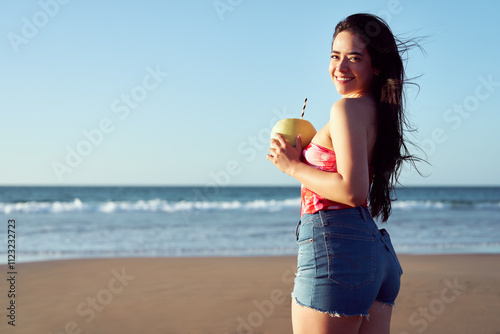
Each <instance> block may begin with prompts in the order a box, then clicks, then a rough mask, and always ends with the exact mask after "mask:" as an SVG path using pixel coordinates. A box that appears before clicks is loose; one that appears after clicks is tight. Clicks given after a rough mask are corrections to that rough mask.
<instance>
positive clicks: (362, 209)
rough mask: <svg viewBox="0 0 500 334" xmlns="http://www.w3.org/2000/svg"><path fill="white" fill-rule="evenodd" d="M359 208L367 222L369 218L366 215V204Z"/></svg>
mask: <svg viewBox="0 0 500 334" xmlns="http://www.w3.org/2000/svg"><path fill="white" fill-rule="evenodd" d="M358 210H359V213H360V214H361V217H363V220H364V221H365V222H367V221H368V218H367V217H366V211H365V210H366V209H365V207H364V206H358Z"/></svg>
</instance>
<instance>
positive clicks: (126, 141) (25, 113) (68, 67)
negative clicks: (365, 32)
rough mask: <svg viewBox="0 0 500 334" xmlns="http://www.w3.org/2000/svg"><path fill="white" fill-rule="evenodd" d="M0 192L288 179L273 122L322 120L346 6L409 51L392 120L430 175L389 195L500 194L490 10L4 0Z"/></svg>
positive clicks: (411, 175) (499, 69)
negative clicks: (463, 188) (272, 139)
mask: <svg viewBox="0 0 500 334" xmlns="http://www.w3.org/2000/svg"><path fill="white" fill-rule="evenodd" d="M0 6H1V10H0V22H1V26H0V27H1V34H0V35H1V36H2V38H1V39H0V48H1V50H0V66H1V73H2V80H0V85H1V86H0V96H1V99H0V103H1V106H2V108H1V109H2V116H3V117H2V122H1V124H0V130H1V132H0V133H1V136H2V143H3V144H2V145H1V146H0V154H1V156H2V157H3V161H2V165H1V167H0V168H1V172H0V184H2V185H13V184H23V185H29V184H34V185H219V186H230V185H274V184H276V185H293V184H297V181H295V180H293V179H291V178H290V177H289V176H287V175H285V174H283V173H281V172H280V171H278V170H277V169H276V168H275V167H274V166H273V165H272V164H271V163H270V162H269V161H267V159H266V154H267V148H268V139H267V136H268V134H269V132H270V128H271V126H272V124H274V122H276V121H277V120H278V119H280V118H286V117H299V116H300V112H301V109H302V104H303V101H304V98H305V97H307V98H308V104H307V109H306V118H307V119H309V120H310V121H311V122H312V123H313V124H314V125H315V126H316V128H319V127H321V126H323V125H324V124H325V123H326V122H327V120H328V115H329V110H330V107H331V105H332V103H334V102H335V101H336V100H337V99H338V98H339V95H338V94H337V93H336V91H335V88H334V86H333V84H332V83H331V81H330V77H329V74H328V63H329V51H330V43H331V39H332V32H333V29H334V27H335V25H336V23H337V22H338V21H339V20H341V19H343V18H344V17H346V16H348V15H350V14H352V13H356V12H370V13H375V14H379V15H380V16H382V17H383V18H385V19H386V20H387V21H388V22H389V24H390V26H391V28H392V30H393V31H394V33H395V34H397V35H399V36H402V37H405V36H407V37H408V36H426V40H425V42H424V43H423V47H424V48H425V51H426V53H425V54H423V53H421V52H420V51H414V52H412V53H411V54H410V60H409V63H408V74H409V76H418V75H421V77H420V78H418V79H417V80H416V82H417V83H418V84H419V85H420V92H419V93H418V94H417V90H416V89H415V88H410V89H409V91H408V113H409V117H410V119H411V121H412V122H413V124H414V125H415V126H417V127H418V128H419V132H418V133H417V134H416V135H415V137H412V138H413V140H414V141H416V142H420V144H421V146H422V147H423V149H424V150H425V151H426V153H427V155H428V161H429V163H430V164H431V165H430V166H422V171H423V172H424V173H426V174H428V176H427V177H425V178H422V177H420V176H419V175H418V174H417V173H415V172H414V171H411V170H407V171H405V172H404V173H403V175H402V177H401V181H402V183H403V184H404V185H475V184H479V185H486V184H493V185H500V176H499V173H498V166H499V165H500V157H499V156H500V155H499V154H498V152H499V150H498V149H497V148H496V145H498V143H499V142H500V134H499V133H500V131H499V130H498V127H499V124H500V114H499V112H498V111H499V110H498V109H499V108H498V107H499V106H500V66H498V55H499V54H500V45H499V43H498V42H497V41H498V36H497V35H495V33H494V31H497V30H498V26H499V23H498V17H497V13H498V12H499V9H500V8H498V7H499V4H497V3H496V2H491V1H486V0H478V1H473V2H472V1H469V2H461V3H453V4H451V3H450V2H436V1H430V0H420V1H415V0H413V1H412V0H390V1H386V0H384V1H374V0H361V1H356V2H347V1H345V2H344V1H342V2H341V1H272V2H271V1H263V0H252V1H250V0H220V1H214V0H207V1H193V0H191V1H189V0H188V1H186V0H183V1H180V0H179V1H159V0H156V1H127V0H125V1H92V0H89V1H75V0H71V1H70V0H40V1H31V0H29V1H28V0H25V1H12V0H9V1H4V2H3V3H2V4H1V5H0Z"/></svg>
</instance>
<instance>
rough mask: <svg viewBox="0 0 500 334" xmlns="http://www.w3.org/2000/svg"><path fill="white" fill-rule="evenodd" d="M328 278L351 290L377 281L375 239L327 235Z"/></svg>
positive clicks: (358, 236)
mask: <svg viewBox="0 0 500 334" xmlns="http://www.w3.org/2000/svg"><path fill="white" fill-rule="evenodd" d="M324 239H325V246H326V253H327V256H328V278H330V279H331V280H332V281H334V282H336V283H338V284H340V285H342V286H345V287H346V288H349V289H352V290H353V289H356V288H359V287H361V286H363V285H366V284H368V283H370V282H373V280H374V279H375V269H376V267H375V265H376V258H375V242H374V238H372V237H368V236H360V235H350V234H338V233H325V235H324Z"/></svg>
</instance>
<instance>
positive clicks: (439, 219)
mask: <svg viewBox="0 0 500 334" xmlns="http://www.w3.org/2000/svg"><path fill="white" fill-rule="evenodd" d="M299 211H300V188H299V187H27V186H23V187H0V221H1V222H2V225H3V227H2V233H0V259H3V260H0V264H3V263H7V252H8V248H7V247H8V246H7V240H8V234H9V235H11V236H10V238H11V239H12V235H13V234H14V232H8V229H9V228H8V225H9V223H8V221H9V220H10V219H13V220H15V222H16V224H15V240H16V262H31V261H43V260H57V259H75V258H104V257H106V258H109V257H165V256H166V257H186V256H202V257H203V256H282V255H295V254H296V251H297V246H296V244H295V239H294V238H295V227H296V225H297V222H298V219H299ZM377 224H378V226H379V227H380V228H385V229H387V230H388V231H389V233H390V234H391V238H392V241H393V244H394V247H395V249H396V251H397V252H398V253H400V254H451V253H455V254H456V253H497V254H498V253H500V187H408V188H401V189H398V190H397V200H396V201H394V202H393V213H392V215H391V217H390V218H389V221H388V222H387V223H381V222H377ZM11 230H12V226H11Z"/></svg>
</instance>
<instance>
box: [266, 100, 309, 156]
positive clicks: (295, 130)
mask: <svg viewBox="0 0 500 334" xmlns="http://www.w3.org/2000/svg"><path fill="white" fill-rule="evenodd" d="M306 103H307V99H306V100H305V101H304V107H303V108H302V116H301V118H285V119H282V120H280V121H278V123H276V125H274V127H273V129H272V130H271V138H276V134H277V133H279V134H281V135H282V136H283V137H284V138H285V139H286V141H287V142H288V143H289V144H290V145H292V146H295V144H296V143H295V140H296V139H297V136H298V135H299V134H301V135H302V147H306V146H307V145H308V144H309V143H310V142H311V140H312V139H313V137H314V135H315V134H316V129H315V128H314V126H313V125H312V124H311V123H310V122H309V121H306V120H305V119H304V111H305V108H306Z"/></svg>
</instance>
